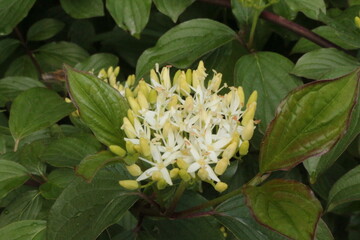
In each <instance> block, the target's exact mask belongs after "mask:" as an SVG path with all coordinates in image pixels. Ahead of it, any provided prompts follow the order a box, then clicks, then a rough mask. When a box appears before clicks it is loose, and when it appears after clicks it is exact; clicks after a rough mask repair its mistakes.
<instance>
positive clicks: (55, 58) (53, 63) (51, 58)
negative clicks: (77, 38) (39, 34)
mask: <svg viewBox="0 0 360 240" xmlns="http://www.w3.org/2000/svg"><path fill="white" fill-rule="evenodd" d="M35 56H36V58H37V60H38V61H39V63H40V64H41V66H42V68H43V70H44V71H48V72H49V71H54V70H58V69H60V68H62V67H63V64H68V65H70V66H74V65H75V64H77V63H78V62H82V61H84V60H85V59H86V58H88V57H89V54H88V53H87V52H86V51H85V50H84V49H82V48H81V47H79V46H78V45H76V44H75V43H70V42H51V43H48V44H46V45H43V46H41V47H40V48H38V49H37V50H36V54H35Z"/></svg>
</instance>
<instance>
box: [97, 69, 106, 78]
mask: <svg viewBox="0 0 360 240" xmlns="http://www.w3.org/2000/svg"><path fill="white" fill-rule="evenodd" d="M98 78H107V74H106V71H105V69H101V70H100V72H99V74H98Z"/></svg>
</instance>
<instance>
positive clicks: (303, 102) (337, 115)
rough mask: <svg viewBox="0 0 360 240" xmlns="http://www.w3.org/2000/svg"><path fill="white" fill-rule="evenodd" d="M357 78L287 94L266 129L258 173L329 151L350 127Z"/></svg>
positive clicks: (320, 83) (356, 75)
mask: <svg viewBox="0 0 360 240" xmlns="http://www.w3.org/2000/svg"><path fill="white" fill-rule="evenodd" d="M359 79H360V76H359V71H356V72H353V73H351V74H349V75H346V76H344V77H342V78H339V79H335V80H327V81H317V82H313V83H310V84H306V85H304V86H302V87H300V88H298V89H296V90H294V91H293V92H292V93H291V94H289V95H288V97H287V98H286V99H284V100H283V102H282V103H281V104H280V106H279V107H278V110H277V113H276V116H275V119H274V120H273V121H272V122H271V124H270V125H269V127H268V129H267V130H266V135H265V137H264V140H263V143H262V145H261V149H260V172H262V173H265V172H269V171H275V170H287V169H290V168H292V167H294V166H295V165H297V164H299V163H300V162H302V161H304V160H305V159H307V158H309V157H311V156H315V155H322V154H325V153H326V152H328V151H329V150H330V149H331V148H332V147H333V146H334V144H335V143H336V142H337V141H338V140H339V139H340V138H341V137H342V136H343V135H344V133H345V131H346V129H347V127H348V125H349V121H350V117H351V112H352V110H353V108H354V105H355V103H356V99H357V95H358V85H359V84H358V83H359ZM324 133H326V134H324Z"/></svg>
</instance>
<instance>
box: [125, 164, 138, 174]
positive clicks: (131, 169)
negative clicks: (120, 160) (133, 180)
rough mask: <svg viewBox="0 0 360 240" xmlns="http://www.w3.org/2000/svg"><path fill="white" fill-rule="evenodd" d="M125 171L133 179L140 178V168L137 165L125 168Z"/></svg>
mask: <svg viewBox="0 0 360 240" xmlns="http://www.w3.org/2000/svg"><path fill="white" fill-rule="evenodd" d="M126 169H127V170H128V172H129V173H130V174H131V175H132V176H134V177H137V176H140V174H141V173H142V171H141V168H140V167H139V166H138V165H137V164H132V165H130V166H126Z"/></svg>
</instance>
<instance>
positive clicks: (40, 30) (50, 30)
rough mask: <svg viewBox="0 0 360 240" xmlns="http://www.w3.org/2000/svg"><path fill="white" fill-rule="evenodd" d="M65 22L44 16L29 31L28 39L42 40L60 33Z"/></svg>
mask: <svg viewBox="0 0 360 240" xmlns="http://www.w3.org/2000/svg"><path fill="white" fill-rule="evenodd" d="M64 26H65V24H64V23H63V22H61V21H59V20H56V19H54V18H43V19H41V20H39V21H37V22H36V23H34V24H33V25H32V26H31V27H30V28H29V30H28V32H27V40H28V41H42V40H47V39H49V38H52V37H53V36H55V35H56V34H57V33H59V32H60V31H61V30H62V29H63V28H64Z"/></svg>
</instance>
